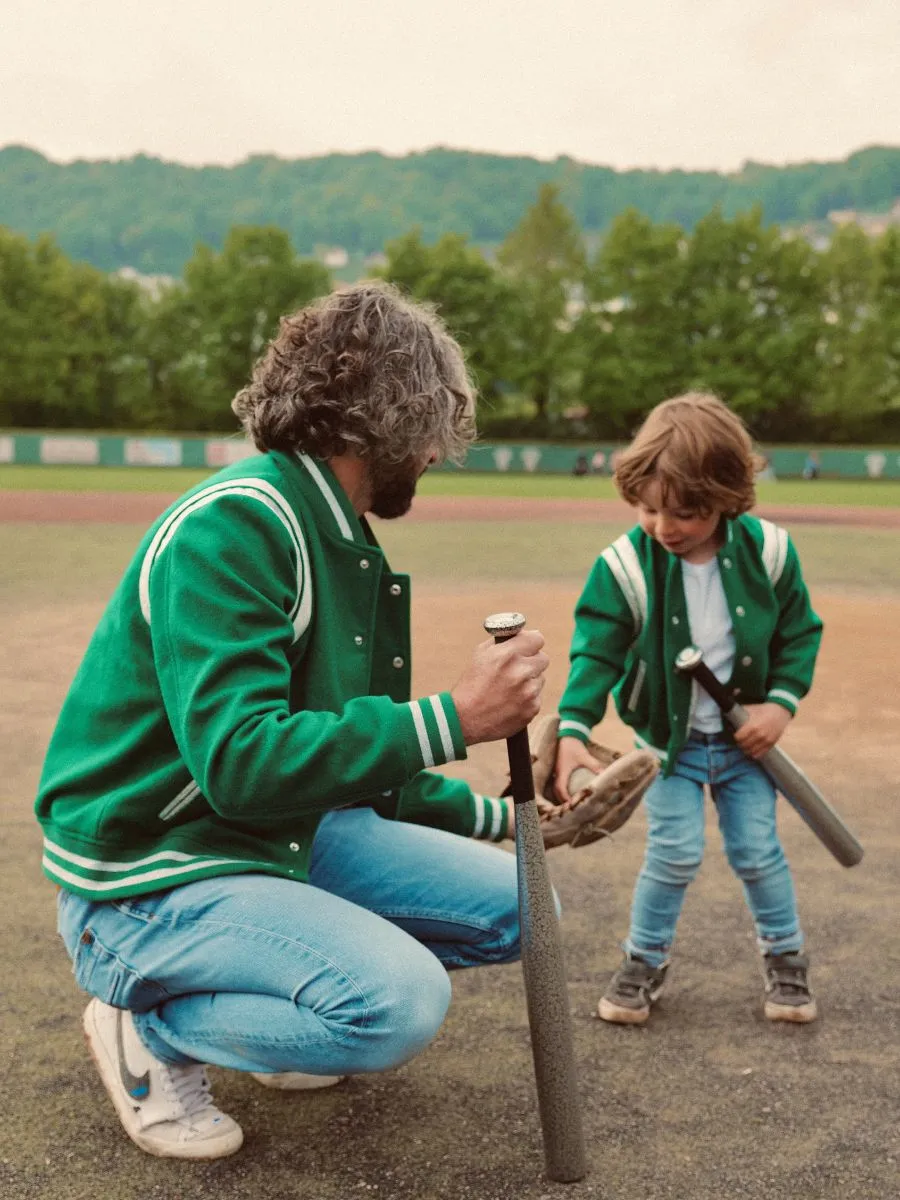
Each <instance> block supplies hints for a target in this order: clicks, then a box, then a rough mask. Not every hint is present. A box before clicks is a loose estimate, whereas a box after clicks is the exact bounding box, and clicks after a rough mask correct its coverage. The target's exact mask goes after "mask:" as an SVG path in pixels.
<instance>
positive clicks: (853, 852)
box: [675, 646, 863, 867]
mask: <svg viewBox="0 0 900 1200" xmlns="http://www.w3.org/2000/svg"><path fill="white" fill-rule="evenodd" d="M675 669H676V671H679V672H680V673H681V674H682V675H690V676H691V677H692V678H694V679H696V680H697V682H698V683H699V684H700V686H701V687H702V688H703V690H704V691H705V692H708V693H709V695H710V696H712V698H713V700H715V702H716V704H718V706H719V708H720V709H721V710H722V715H723V716H724V717H725V719H726V721H728V723H729V724H730V725H731V726H732V727H733V728H735V729H740V727H741V726H742V725H745V724H746V723H747V721H749V720H750V714H749V713H748V712H747V710H746V709H745V708H744V707H743V706H742V705H741V704H738V702H737V700H735V698H734V696H732V695H731V693H730V692H729V691H728V689H727V688H726V687H724V686H723V684H721V683H719V681H718V679H716V677H715V675H713V673H712V671H711V670H710V669H709V667H708V666H707V665H706V663H705V662H704V661H703V655H702V653H701V651H700V650H698V649H697V647H696V646H688V647H687V648H686V649H684V650H682V651H681V653H680V654H679V655H678V657H677V658H676V659H675ZM758 761H759V764H760V766H761V767H762V768H763V769H764V770H765V772H766V774H767V775H768V776H769V778H770V779H771V780H772V782H773V783H774V785H775V786H776V787H777V788H778V790H779V791H780V792H781V794H782V796H784V798H785V800H787V802H788V803H789V804H790V805H791V807H792V808H794V810H795V811H796V812H797V813H799V815H800V816H801V817H802V818H803V820H804V821H805V822H806V824H807V825H808V826H809V828H810V829H811V830H812V831H813V833H814V834H815V835H816V837H817V838H818V839H819V841H820V842H821V843H822V845H823V846H825V847H826V849H828V850H830V851H831V853H832V854H833V855H834V857H835V858H836V859H837V860H838V862H839V863H840V864H841V866H843V867H853V866H855V865H856V864H857V863H858V862H859V861H860V859H861V858H862V856H863V848H862V846H861V845H860V844H859V842H858V841H857V840H856V838H855V837H854V836H853V834H852V833H851V832H850V830H849V829H848V828H847V826H846V825H845V824H844V822H843V821H842V820H841V818H840V817H839V816H838V814H837V813H836V812H835V811H834V809H833V808H832V807H831V805H830V804H829V803H828V801H827V800H826V799H825V797H824V796H823V795H822V793H821V792H820V791H819V789H818V788H817V787H816V785H815V784H814V783H813V782H812V780H811V779H809V778H808V777H807V776H806V775H805V774H804V773H803V771H801V770H800V768H799V767H798V766H797V764H796V763H795V762H794V760H793V759H792V758H789V757H788V755H787V754H785V752H784V751H783V750H782V749H780V748H779V747H778V746H773V747H772V749H771V750H767V751H766V753H765V754H763V755H762V757H761V758H760V759H759V760H758Z"/></svg>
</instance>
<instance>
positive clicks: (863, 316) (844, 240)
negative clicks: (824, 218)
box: [815, 225, 888, 438]
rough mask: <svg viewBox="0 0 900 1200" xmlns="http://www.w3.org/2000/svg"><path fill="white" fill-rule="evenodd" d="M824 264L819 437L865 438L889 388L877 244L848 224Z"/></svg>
mask: <svg viewBox="0 0 900 1200" xmlns="http://www.w3.org/2000/svg"><path fill="white" fill-rule="evenodd" d="M821 267H822V271H823V274H824V280H825V310H824V316H825V324H824V331H823V336H822V339H821V342H820V346H819V354H820V361H821V364H822V376H821V386H820V388H819V394H818V396H817V398H816V405H815V407H816V414H817V418H818V423H819V428H820V431H821V436H823V437H825V438H832V437H834V438H840V437H841V436H848V435H849V436H851V437H853V436H859V437H865V436H866V431H867V430H868V429H869V428H870V427H871V425H872V424H873V421H874V419H875V418H876V417H877V415H878V414H879V413H880V412H881V411H882V410H883V407H884V403H885V398H886V392H887V389H888V367H887V360H886V357H885V353H884V349H885V347H884V342H883V334H882V329H881V327H880V322H881V318H882V314H881V313H880V312H879V306H878V303H877V294H876V293H877V284H876V279H877V277H878V273H879V262H878V256H877V253H876V247H875V245H874V244H873V243H872V242H871V241H870V240H869V238H867V237H866V235H865V234H864V233H863V232H862V230H861V229H860V228H859V227H858V226H856V225H844V226H842V227H841V228H840V229H838V230H837V232H836V233H835V236H834V238H833V239H832V241H831V243H830V245H829V246H828V248H827V249H826V250H825V252H824V253H823V255H822V259H821Z"/></svg>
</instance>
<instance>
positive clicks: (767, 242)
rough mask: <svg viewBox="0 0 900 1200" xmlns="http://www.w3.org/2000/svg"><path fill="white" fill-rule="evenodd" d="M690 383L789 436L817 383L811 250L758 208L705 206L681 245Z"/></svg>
mask: <svg viewBox="0 0 900 1200" xmlns="http://www.w3.org/2000/svg"><path fill="white" fill-rule="evenodd" d="M684 303H685V305H686V306H687V307H688V309H689V323H688V336H689V340H690V345H691V357H692V367H691V370H692V379H691V383H692V385H693V386H694V387H698V388H704V389H708V390H710V391H713V392H715V393H716V394H718V395H719V396H721V397H722V399H723V400H725V401H726V402H727V403H728V404H730V405H731V406H732V407H734V408H735V409H736V410H737V411H738V412H740V413H741V414H742V416H743V417H744V418H745V419H746V420H747V421H748V423H749V424H750V425H751V427H752V428H753V431H754V433H755V434H756V435H757V436H758V437H764V438H767V439H771V440H777V439H784V438H790V437H793V436H795V435H796V433H797V430H798V428H799V427H801V426H802V425H803V424H804V423H806V424H808V422H809V417H810V413H811V411H812V408H813V404H814V402H815V397H816V394H817V391H818V388H819V383H820V368H819V363H818V361H817V357H816V351H817V347H818V343H819V339H820V337H821V333H822V287H821V279H820V275H819V272H818V271H817V268H816V257H815V252H814V251H813V250H812V248H811V247H810V246H809V245H808V243H807V242H805V241H804V240H802V239H800V238H783V237H782V236H781V233H780V232H779V230H778V229H776V228H774V227H766V226H764V224H763V221H762V214H761V212H760V211H759V209H756V210H754V211H753V212H752V213H744V214H741V215H739V216H737V217H735V218H734V220H733V221H728V220H726V219H725V218H724V217H723V216H722V214H721V212H720V211H718V210H714V211H713V212H712V213H710V214H709V215H708V216H707V217H704V219H703V220H702V221H700V222H699V224H698V225H697V227H696V229H695V230H694V233H693V236H692V237H691V238H690V240H689V243H688V252H687V257H686V260H685V296H684Z"/></svg>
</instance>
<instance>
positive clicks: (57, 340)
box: [0, 230, 144, 428]
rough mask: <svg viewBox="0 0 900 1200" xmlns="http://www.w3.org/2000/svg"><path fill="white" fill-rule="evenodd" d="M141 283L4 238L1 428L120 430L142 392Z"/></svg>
mask: <svg viewBox="0 0 900 1200" xmlns="http://www.w3.org/2000/svg"><path fill="white" fill-rule="evenodd" d="M140 324H141V308H140V296H139V293H138V290H137V288H136V287H135V285H134V284H132V283H129V282H127V281H124V280H121V279H119V278H117V277H115V276H107V275H104V274H103V273H102V272H100V271H98V270H96V269H95V268H93V267H89V266H87V265H86V264H84V263H73V262H71V261H70V260H69V259H68V258H67V257H66V256H65V255H64V254H63V253H62V251H61V250H60V249H59V247H58V246H57V245H56V243H55V242H54V241H53V240H52V239H51V238H49V237H43V238H39V239H38V240H37V242H35V243H34V245H31V244H30V243H28V242H27V240H26V239H24V238H20V237H18V236H17V235H15V234H11V233H9V232H7V231H5V230H0V421H2V422H3V423H5V424H9V425H18V426H20V427H22V426H24V427H28V426H34V427H38V428H41V427H47V426H57V427H59V428H72V427H76V426H81V427H85V428H115V427H117V426H122V425H127V424H128V423H129V421H130V413H131V408H132V402H133V400H134V398H135V392H136V391H140V390H141V389H142V388H143V386H144V376H143V371H142V367H141V364H140V362H139V360H138V359H137V358H136V357H135V354H134V342H135V339H136V337H137V334H138V330H139V328H140Z"/></svg>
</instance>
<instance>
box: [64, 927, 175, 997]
mask: <svg viewBox="0 0 900 1200" xmlns="http://www.w3.org/2000/svg"><path fill="white" fill-rule="evenodd" d="M72 972H73V974H74V976H75V981H76V982H77V984H78V986H79V987H80V988H81V989H82V991H85V992H88V993H89V994H90V995H91V996H96V997H97V998H98V1000H102V1001H103V1002H104V1003H105V1004H112V1005H113V1006H114V1007H115V1008H128V1009H131V1011H132V1012H149V1011H150V1009H152V1008H156V1006H157V1005H158V1004H162V1003H163V1002H164V1001H165V1000H168V999H170V993H169V992H168V991H166V989H165V988H164V987H163V986H162V985H161V984H159V983H155V982H153V980H150V979H145V978H144V977H143V976H142V975H140V974H139V973H138V972H137V971H136V970H135V969H134V968H133V967H131V966H129V964H128V963H125V962H123V961H122V959H121V958H119V956H118V954H116V953H115V952H114V951H113V950H110V949H109V947H108V946H105V945H104V944H103V942H101V941H100V939H99V938H98V937H97V934H96V932H95V930H94V929H92V928H91V926H90V925H86V926H85V928H84V931H83V932H82V934H81V936H80V937H79V939H78V941H77V943H76V945H75V952H74V955H73V957H72Z"/></svg>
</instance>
